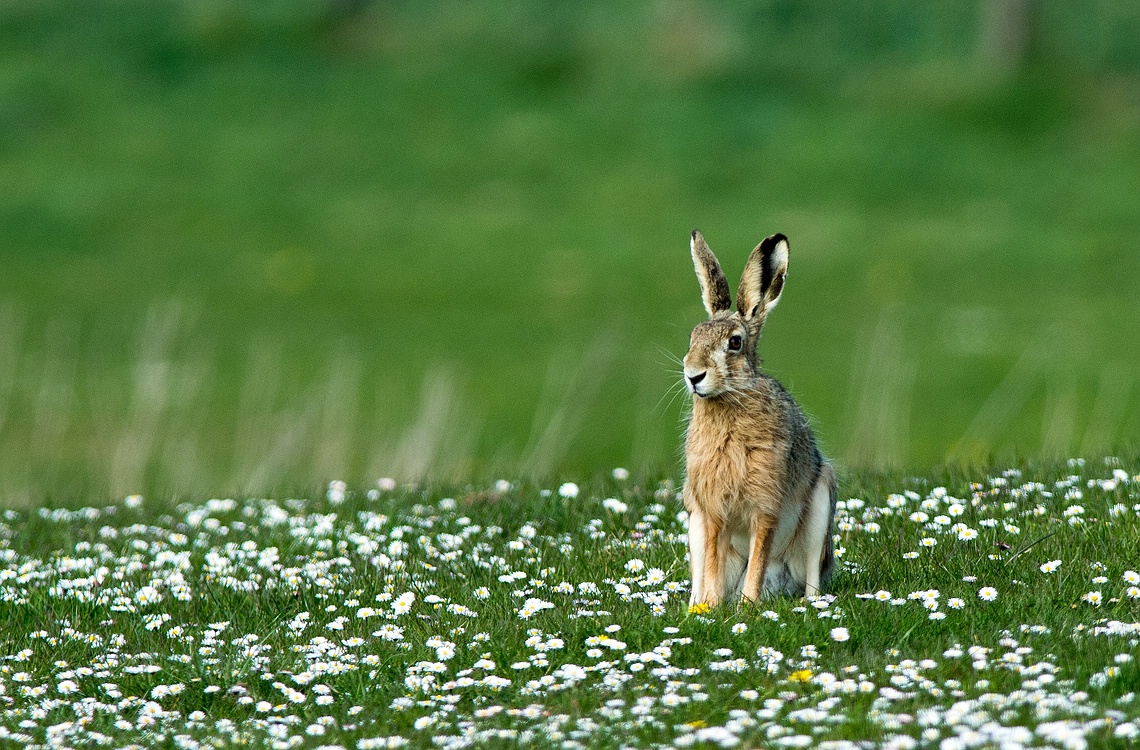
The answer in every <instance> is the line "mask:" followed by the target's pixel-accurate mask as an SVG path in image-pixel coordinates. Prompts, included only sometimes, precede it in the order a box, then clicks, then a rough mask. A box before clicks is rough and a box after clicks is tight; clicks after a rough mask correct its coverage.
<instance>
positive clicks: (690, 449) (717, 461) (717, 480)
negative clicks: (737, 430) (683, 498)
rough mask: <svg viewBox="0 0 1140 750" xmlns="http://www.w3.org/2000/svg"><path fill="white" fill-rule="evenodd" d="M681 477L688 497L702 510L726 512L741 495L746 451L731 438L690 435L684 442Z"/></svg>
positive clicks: (746, 469)
mask: <svg viewBox="0 0 1140 750" xmlns="http://www.w3.org/2000/svg"><path fill="white" fill-rule="evenodd" d="M685 454H686V461H685V475H686V482H687V484H688V485H689V490H690V492H689V496H690V497H691V498H692V500H693V501H695V503H696V505H697V506H698V507H699V508H700V509H702V510H710V511H713V512H718V511H724V510H728V509H729V508H730V507H731V506H733V505H735V504H736V502H737V501H738V499H739V498H740V497H741V495H742V494H743V492H744V489H745V486H746V483H747V476H748V471H749V468H748V465H749V460H748V450H747V449H746V447H745V446H744V444H743V443H742V442H741V441H739V440H734V439H733V438H732V436H731V435H708V434H704V433H701V432H691V433H690V434H689V436H688V439H687V440H686V451H685Z"/></svg>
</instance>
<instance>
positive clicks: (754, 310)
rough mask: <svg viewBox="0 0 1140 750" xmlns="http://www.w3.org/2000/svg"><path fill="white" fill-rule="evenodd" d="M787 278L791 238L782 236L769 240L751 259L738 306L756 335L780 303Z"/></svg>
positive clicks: (737, 294) (758, 247)
mask: <svg viewBox="0 0 1140 750" xmlns="http://www.w3.org/2000/svg"><path fill="white" fill-rule="evenodd" d="M787 275H788V238H787V237H785V236H784V235H782V234H774V235H772V236H771V237H769V238H767V239H766V240H764V241H763V242H761V243H760V244H759V245H757V246H756V249H755V250H753V251H752V255H750V256H748V262H747V263H745V264H744V276H743V277H742V278H741V279H740V290H739V291H738V292H737V293H736V304H737V309H739V310H740V315H741V317H743V318H744V320H745V322H746V323H747V324H748V326H749V328H752V329H755V332H757V333H758V332H759V328H760V327H761V326H762V325H763V324H764V318H765V317H766V316H767V315H768V313H769V311H771V309H772V308H773V307H775V306H776V303H777V302H779V301H780V293H781V292H782V291H784V279H785V278H786V277H787Z"/></svg>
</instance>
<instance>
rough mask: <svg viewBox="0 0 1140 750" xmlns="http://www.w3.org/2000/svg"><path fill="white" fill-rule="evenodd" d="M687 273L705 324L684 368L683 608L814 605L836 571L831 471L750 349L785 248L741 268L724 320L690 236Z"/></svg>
mask: <svg viewBox="0 0 1140 750" xmlns="http://www.w3.org/2000/svg"><path fill="white" fill-rule="evenodd" d="M691 249H692V253H693V265H694V266H696V270H697V278H698V279H699V280H700V284H701V297H702V299H703V300H704V304H705V309H706V310H707V311H708V314H709V320H708V321H707V322H704V323H700V324H698V325H697V327H696V328H694V329H693V333H692V336H691V337H690V340H689V351H688V353H686V354H685V359H684V362H683V364H684V378H685V385H686V387H687V388H688V390H689V392H690V393H692V395H693V411H692V416H691V418H690V420H689V426H688V431H687V433H686V437H685V474H686V476H685V487H684V492H683V497H684V501H685V508H686V509H687V510H688V511H689V557H690V561H689V564H690V570H691V573H692V593H691V596H690V602H689V603H690V605H697V604H705V605H708V606H710V607H712V606H716V605H718V604H720V603H721V602H722V601H724V600H725V599H729V598H731V599H737V598H740V597H742V598H743V599H745V600H748V601H753V602H754V601H757V600H758V599H759V598H760V597H761V594H764V595H771V594H780V593H786V594H791V595H796V596H799V595H807V596H814V595H818V594H819V593H820V591H821V588H820V587H821V586H822V585H823V584H825V583H826V582H827V581H828V579H829V578H830V576H831V569H832V567H833V565H834V556H833V552H832V541H833V540H832V536H831V534H832V531H831V527H832V522H833V519H834V516H835V499H836V498H835V494H836V481H835V470H834V469H833V468H832V466H831V464H829V463H828V462H827V461H826V460H824V458H823V457H822V456H821V455H820V452H819V449H818V448H817V447H816V444H815V437H814V436H813V434H812V430H811V426H810V425H809V424H808V422H807V419H806V418H805V417H804V415H803V412H801V411H800V408H799V406H797V405H796V402H795V400H794V399H792V397H791V396H790V395H789V394H788V392H787V391H786V390H784V387H783V386H782V385H780V383H779V382H777V381H776V379H775V378H773V377H771V376H769V375H765V374H764V373H763V372H761V371H760V361H759V359H758V358H757V355H756V345H757V343H758V341H759V339H760V331H761V329H762V328H763V327H764V320H765V319H766V318H767V317H768V313H769V312H771V311H772V308H774V307H775V306H776V303H777V302H779V300H780V293H781V292H782V291H783V288H784V279H785V278H786V276H787V273H788V240H787V238H786V237H784V235H782V234H774V235H772V236H771V237H769V238H768V239H766V240H764V241H763V242H761V243H760V244H759V245H758V246H757V247H756V249H755V250H753V251H752V254H751V255H750V256H749V258H748V262H747V263H746V264H745V266H744V277H743V278H742V279H741V281H740V289H739V290H738V291H737V294H736V304H737V309H736V311H735V312H733V311H732V309H731V306H732V301H731V299H730V298H729V292H728V280H727V279H725V277H724V272H723V271H721V268H720V263H718V262H717V259H716V256H714V255H713V254H712V251H711V250H709V246H708V245H707V244H705V240H704V238H703V237H702V236H701V233H700V232H699V231H697V230H693V238H692V245H691Z"/></svg>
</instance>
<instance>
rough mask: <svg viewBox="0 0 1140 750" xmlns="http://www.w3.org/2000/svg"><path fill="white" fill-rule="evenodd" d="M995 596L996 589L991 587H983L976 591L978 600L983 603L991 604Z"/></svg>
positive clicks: (996, 593)
mask: <svg viewBox="0 0 1140 750" xmlns="http://www.w3.org/2000/svg"><path fill="white" fill-rule="evenodd" d="M997 595H998V592H997V589H995V588H994V587H993V586H983V587H982V588H980V589H978V598H979V599H981V600H982V601H983V602H992V601H993V600H994V599H997Z"/></svg>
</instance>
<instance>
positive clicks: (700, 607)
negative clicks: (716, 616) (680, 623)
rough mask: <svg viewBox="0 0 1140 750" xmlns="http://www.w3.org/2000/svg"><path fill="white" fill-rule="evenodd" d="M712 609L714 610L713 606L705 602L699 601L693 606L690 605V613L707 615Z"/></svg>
mask: <svg viewBox="0 0 1140 750" xmlns="http://www.w3.org/2000/svg"><path fill="white" fill-rule="evenodd" d="M711 610H712V607H710V606H709V605H708V604H706V603H705V602H697V603H696V604H694V605H693V606H691V607H689V614H690V615H707V614H708V613H709V612H710V611H711Z"/></svg>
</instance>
